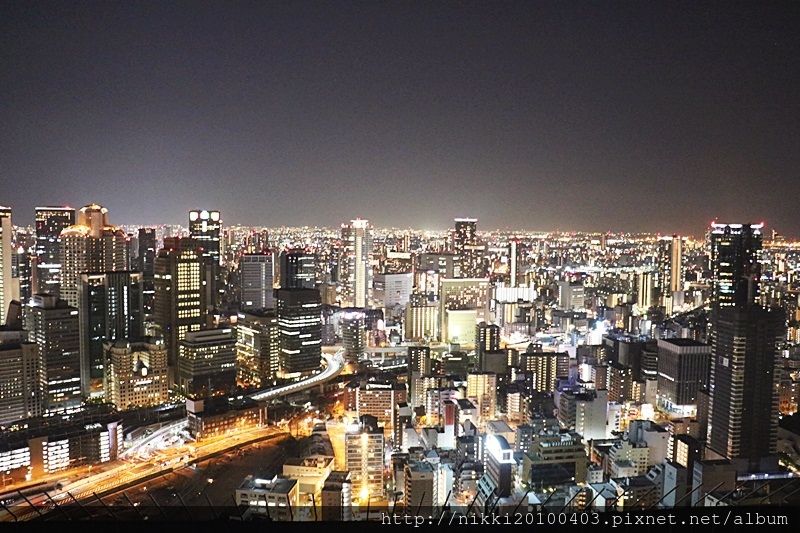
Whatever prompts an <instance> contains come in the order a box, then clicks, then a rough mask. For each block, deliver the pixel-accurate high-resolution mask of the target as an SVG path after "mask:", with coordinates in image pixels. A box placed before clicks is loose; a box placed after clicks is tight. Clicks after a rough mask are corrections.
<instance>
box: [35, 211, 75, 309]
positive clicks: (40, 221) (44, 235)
mask: <svg viewBox="0 0 800 533" xmlns="http://www.w3.org/2000/svg"><path fill="white" fill-rule="evenodd" d="M74 224H75V209H73V208H72V207H66V206H58V207H56V206H51V207H37V208H36V269H35V270H36V274H35V276H34V278H35V279H36V287H35V288H34V291H33V292H35V293H47V294H53V295H56V296H58V295H59V291H60V285H61V268H62V265H61V255H60V247H61V232H62V230H64V229H65V228H67V227H69V226H72V225H74Z"/></svg>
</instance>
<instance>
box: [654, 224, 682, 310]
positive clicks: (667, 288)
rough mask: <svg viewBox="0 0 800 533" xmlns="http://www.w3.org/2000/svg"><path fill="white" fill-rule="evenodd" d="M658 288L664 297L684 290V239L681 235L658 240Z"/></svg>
mask: <svg viewBox="0 0 800 533" xmlns="http://www.w3.org/2000/svg"><path fill="white" fill-rule="evenodd" d="M658 266H659V269H658V288H659V289H660V291H661V295H662V297H673V298H674V294H675V293H676V292H679V291H682V290H683V279H684V275H683V238H682V237H681V236H679V235H672V236H671V237H660V238H659V240H658Z"/></svg>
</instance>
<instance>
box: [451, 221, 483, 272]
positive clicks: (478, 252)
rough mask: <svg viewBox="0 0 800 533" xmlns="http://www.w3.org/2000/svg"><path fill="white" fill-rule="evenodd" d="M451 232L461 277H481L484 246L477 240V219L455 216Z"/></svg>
mask: <svg viewBox="0 0 800 533" xmlns="http://www.w3.org/2000/svg"><path fill="white" fill-rule="evenodd" d="M454 222H455V232H454V234H453V250H454V251H455V252H456V253H457V254H458V256H459V258H460V260H461V276H460V277H462V278H482V277H484V276H485V275H486V272H485V269H484V267H483V251H484V247H483V246H482V245H481V244H480V242H479V241H478V219H477V218H456V219H454Z"/></svg>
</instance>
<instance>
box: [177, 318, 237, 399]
mask: <svg viewBox="0 0 800 533" xmlns="http://www.w3.org/2000/svg"><path fill="white" fill-rule="evenodd" d="M178 345H179V349H178V373H177V377H178V380H177V384H178V390H179V391H180V392H181V393H182V394H183V395H185V396H189V397H195V398H207V397H211V396H218V395H223V394H232V393H233V392H234V390H235V388H236V337H235V336H234V334H233V330H232V329H231V328H219V329H206V330H201V331H189V332H187V333H186V335H185V336H184V337H183V340H181V341H180V342H179V343H178Z"/></svg>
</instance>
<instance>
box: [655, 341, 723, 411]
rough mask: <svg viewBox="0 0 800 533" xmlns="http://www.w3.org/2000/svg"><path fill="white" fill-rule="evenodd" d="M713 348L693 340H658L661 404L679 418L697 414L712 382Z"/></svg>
mask: <svg viewBox="0 0 800 533" xmlns="http://www.w3.org/2000/svg"><path fill="white" fill-rule="evenodd" d="M710 358H711V346H710V345H708V344H703V343H701V342H697V341H695V340H693V339H658V405H659V407H661V408H663V409H666V410H667V411H669V412H670V413H673V414H677V415H679V416H694V415H695V414H696V413H697V393H698V392H699V391H700V389H701V388H702V387H703V386H704V385H705V384H706V380H707V379H708V365H709V362H710Z"/></svg>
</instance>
